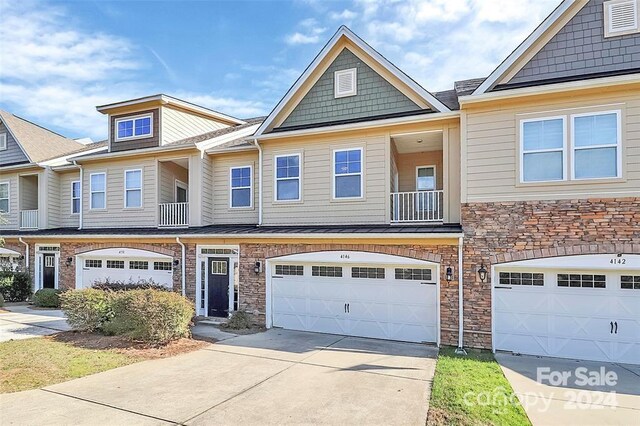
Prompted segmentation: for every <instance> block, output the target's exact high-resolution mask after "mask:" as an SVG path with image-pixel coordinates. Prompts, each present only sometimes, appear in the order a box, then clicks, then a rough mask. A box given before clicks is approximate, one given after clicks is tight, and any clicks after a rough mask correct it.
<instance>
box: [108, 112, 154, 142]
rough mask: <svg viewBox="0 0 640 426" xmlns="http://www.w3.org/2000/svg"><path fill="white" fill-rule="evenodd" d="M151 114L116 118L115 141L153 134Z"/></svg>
mask: <svg viewBox="0 0 640 426" xmlns="http://www.w3.org/2000/svg"><path fill="white" fill-rule="evenodd" d="M152 121H153V114H146V115H141V116H137V117H127V118H118V119H116V141H119V140H126V139H137V138H147V137H151V136H153V127H152V125H151V123H152Z"/></svg>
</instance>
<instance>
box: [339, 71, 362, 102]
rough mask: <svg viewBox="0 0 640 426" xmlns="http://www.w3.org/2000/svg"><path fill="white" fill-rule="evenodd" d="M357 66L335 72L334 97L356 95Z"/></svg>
mask: <svg viewBox="0 0 640 426" xmlns="http://www.w3.org/2000/svg"><path fill="white" fill-rule="evenodd" d="M356 70H357V69H356V68H351V69H348V70H342V71H336V72H335V73H334V97H336V98H343V97H345V96H354V95H356V94H357V92H358V88H357V78H356V77H357V75H356V74H357V72H356Z"/></svg>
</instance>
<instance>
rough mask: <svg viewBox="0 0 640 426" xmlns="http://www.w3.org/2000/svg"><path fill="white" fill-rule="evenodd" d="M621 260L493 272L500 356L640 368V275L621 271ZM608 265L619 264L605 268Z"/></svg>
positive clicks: (590, 258) (589, 260) (593, 258)
mask: <svg viewBox="0 0 640 426" xmlns="http://www.w3.org/2000/svg"><path fill="white" fill-rule="evenodd" d="M581 257H582V258H583V259H579V258H581ZM616 259H617V258H616V257H615V256H600V255H598V256H576V257H573V258H572V259H567V260H566V262H572V263H574V266H572V265H567V266H568V267H564V268H563V267H560V268H558V267H556V266H563V265H562V263H563V262H562V261H560V262H554V261H550V260H547V262H548V265H547V266H548V267H545V265H544V263H542V261H537V263H538V265H533V264H531V263H529V264H526V262H522V263H521V264H520V265H518V264H511V265H504V266H500V267H496V270H495V278H494V346H495V349H496V350H505V351H512V352H517V353H523V354H530V355H541V356H553V357H560V358H574V359H585V360H594V361H608V362H620V363H630V364H640V269H638V270H633V269H632V268H624V269H623V268H621V265H619V264H617V263H616V262H617V260H616ZM632 260H635V259H631V258H629V257H627V258H626V260H625V265H629V266H631V261H632ZM607 261H613V262H614V263H609V264H608V265H609V266H608V267H606V265H607V264H606V262H607ZM627 262H628V263H627ZM554 263H559V264H558V265H554ZM599 263H600V264H603V263H604V264H605V267H604V268H598V264H599ZM549 266H550V267H549Z"/></svg>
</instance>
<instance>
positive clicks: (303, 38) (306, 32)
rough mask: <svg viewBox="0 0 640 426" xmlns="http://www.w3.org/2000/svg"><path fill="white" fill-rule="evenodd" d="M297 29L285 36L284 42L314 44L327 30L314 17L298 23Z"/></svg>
mask: <svg viewBox="0 0 640 426" xmlns="http://www.w3.org/2000/svg"><path fill="white" fill-rule="evenodd" d="M298 27H299V28H300V30H299V31H296V32H294V33H293V34H289V35H287V36H286V37H285V39H284V40H285V42H286V43H287V44H289V45H299V44H314V43H318V42H319V41H320V40H321V36H322V35H323V34H324V33H325V31H327V29H326V28H325V27H322V26H320V25H319V24H318V21H317V20H316V19H315V18H307V19H304V20H302V21H300V22H299V23H298Z"/></svg>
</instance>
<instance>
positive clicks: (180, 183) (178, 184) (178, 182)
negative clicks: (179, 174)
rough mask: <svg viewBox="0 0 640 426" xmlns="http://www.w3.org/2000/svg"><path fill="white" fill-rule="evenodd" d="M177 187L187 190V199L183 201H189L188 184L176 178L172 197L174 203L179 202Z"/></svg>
mask: <svg viewBox="0 0 640 426" xmlns="http://www.w3.org/2000/svg"><path fill="white" fill-rule="evenodd" d="M178 188H180V189H184V190H185V191H186V192H187V201H185V203H188V202H189V185H187V184H186V183H184V182H183V181H181V180H178V179H176V180H175V185H174V193H173V199H174V200H175V202H176V203H178V202H179V201H178Z"/></svg>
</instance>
